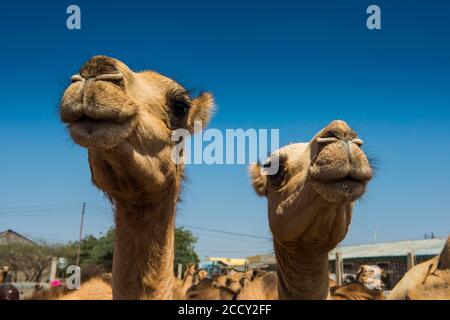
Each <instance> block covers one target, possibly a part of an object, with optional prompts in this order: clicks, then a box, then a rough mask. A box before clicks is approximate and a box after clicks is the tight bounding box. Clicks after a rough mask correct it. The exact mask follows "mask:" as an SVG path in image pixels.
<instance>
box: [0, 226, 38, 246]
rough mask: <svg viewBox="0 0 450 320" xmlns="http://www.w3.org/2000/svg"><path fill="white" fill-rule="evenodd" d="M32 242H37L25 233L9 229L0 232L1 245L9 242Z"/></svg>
mask: <svg viewBox="0 0 450 320" xmlns="http://www.w3.org/2000/svg"><path fill="white" fill-rule="evenodd" d="M15 243H19V244H31V245H35V244H36V243H35V242H34V241H32V240H30V239H28V238H26V237H24V236H23V235H21V234H19V233H17V232H15V231H13V230H11V229H8V230H6V231H3V232H0V245H8V244H15Z"/></svg>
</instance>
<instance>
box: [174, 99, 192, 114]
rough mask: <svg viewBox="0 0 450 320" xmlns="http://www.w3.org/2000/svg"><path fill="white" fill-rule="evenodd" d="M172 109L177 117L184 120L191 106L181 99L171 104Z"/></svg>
mask: <svg viewBox="0 0 450 320" xmlns="http://www.w3.org/2000/svg"><path fill="white" fill-rule="evenodd" d="M170 108H171V110H172V112H173V114H174V115H175V116H176V117H178V118H182V117H184V116H185V115H186V113H187V112H188V110H189V108H190V105H189V103H188V102H187V101H186V100H182V99H179V100H175V101H172V102H171V103H170Z"/></svg>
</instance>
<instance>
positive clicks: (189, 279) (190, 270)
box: [181, 263, 196, 296]
mask: <svg viewBox="0 0 450 320" xmlns="http://www.w3.org/2000/svg"><path fill="white" fill-rule="evenodd" d="M195 273H196V267H195V264H193V263H189V264H188V265H187V266H186V271H185V272H184V277H183V282H182V285H181V294H182V295H184V296H186V292H187V291H188V289H189V288H190V287H192V285H193V283H194V276H195Z"/></svg>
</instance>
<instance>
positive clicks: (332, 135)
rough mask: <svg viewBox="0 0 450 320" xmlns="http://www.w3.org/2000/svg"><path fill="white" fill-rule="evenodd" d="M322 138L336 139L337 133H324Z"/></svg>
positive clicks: (331, 131)
mask: <svg viewBox="0 0 450 320" xmlns="http://www.w3.org/2000/svg"><path fill="white" fill-rule="evenodd" d="M322 138H336V139H337V133H336V132H335V131H333V130H330V131H327V132H325V134H324V135H323V137H322Z"/></svg>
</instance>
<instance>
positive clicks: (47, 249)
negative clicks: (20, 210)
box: [0, 228, 199, 281]
mask: <svg viewBox="0 0 450 320" xmlns="http://www.w3.org/2000/svg"><path fill="white" fill-rule="evenodd" d="M196 242H197V238H196V237H195V236H194V235H193V234H192V232H191V231H189V230H186V229H184V228H176V230H175V264H174V265H175V268H176V267H177V266H178V264H179V263H181V264H182V265H183V266H185V265H186V264H188V263H196V264H197V263H198V262H199V258H198V255H197V253H196V252H195V250H194V245H195V243H196ZM77 247H78V243H76V242H72V243H69V244H64V245H52V246H51V245H46V244H38V245H30V244H10V245H1V246H0V266H3V265H7V266H9V267H10V268H11V271H13V270H15V271H22V272H24V274H25V277H26V281H45V280H47V279H42V277H43V275H44V274H48V272H49V270H50V265H51V259H52V257H58V258H59V257H65V258H66V259H67V260H68V265H71V264H75V261H76V257H77ZM113 253H114V229H113V228H111V229H110V230H109V231H108V232H107V233H106V234H104V235H102V236H100V237H98V238H96V237H94V236H92V235H88V236H86V237H85V238H84V239H83V240H82V241H81V250H80V267H81V269H82V270H88V269H92V268H93V267H94V268H97V269H98V268H100V269H101V270H102V271H103V272H111V271H112V261H113Z"/></svg>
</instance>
